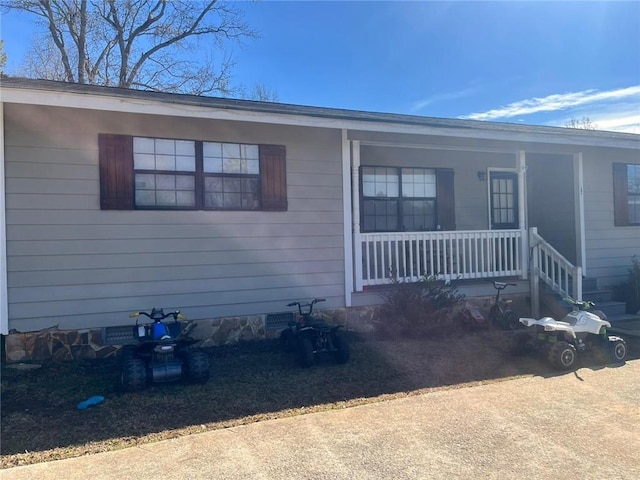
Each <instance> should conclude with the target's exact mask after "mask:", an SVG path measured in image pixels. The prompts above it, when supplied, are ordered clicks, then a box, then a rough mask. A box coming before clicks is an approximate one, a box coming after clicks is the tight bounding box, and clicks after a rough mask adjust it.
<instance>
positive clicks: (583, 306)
mask: <svg viewBox="0 0 640 480" xmlns="http://www.w3.org/2000/svg"><path fill="white" fill-rule="evenodd" d="M562 300H564V301H565V302H567V303H568V304H569V305H573V306H575V307H578V310H589V309H590V308H593V307H595V306H596V304H595V303H594V302H592V301H591V300H587V301H586V302H585V301H584V300H574V299H573V298H571V297H564V298H563V299H562Z"/></svg>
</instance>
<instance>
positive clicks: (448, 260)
mask: <svg viewBox="0 0 640 480" xmlns="http://www.w3.org/2000/svg"><path fill="white" fill-rule="evenodd" d="M524 240H526V236H525V235H524V231H523V230H486V231H485V230H482V231H475V230H474V231H451V232H411V233H361V234H357V235H356V236H355V241H356V257H355V258H356V259H358V258H361V261H360V262H358V263H357V264H356V290H362V287H363V286H369V285H382V284H385V283H390V282H391V281H392V279H397V280H400V281H415V280H418V279H419V278H421V277H425V276H426V277H436V278H441V279H444V280H456V279H474V278H487V277H507V276H520V275H522V276H524V275H526V260H525V259H523V253H522V252H523V251H526V250H523V241H524ZM358 246H359V247H360V249H358V248H357V247H358ZM358 250H361V253H362V255H361V256H360V255H359V254H360V252H358ZM523 260H525V261H523ZM523 265H524V266H523Z"/></svg>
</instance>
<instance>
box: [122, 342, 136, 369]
mask: <svg viewBox="0 0 640 480" xmlns="http://www.w3.org/2000/svg"><path fill="white" fill-rule="evenodd" d="M136 350H137V347H136V346H135V345H124V346H123V347H122V348H121V349H120V352H118V353H119V355H118V361H119V362H120V366H121V367H122V366H123V365H124V364H125V363H127V362H128V361H129V360H132V359H134V358H136Z"/></svg>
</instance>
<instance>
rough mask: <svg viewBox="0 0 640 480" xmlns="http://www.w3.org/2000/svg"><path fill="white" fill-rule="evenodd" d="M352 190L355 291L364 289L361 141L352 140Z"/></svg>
mask: <svg viewBox="0 0 640 480" xmlns="http://www.w3.org/2000/svg"><path fill="white" fill-rule="evenodd" d="M351 191H352V195H353V196H352V202H351V204H352V206H353V267H354V268H353V271H354V272H355V287H356V288H355V291H356V292H361V291H362V240H361V238H360V142H359V141H358V140H353V141H352V142H351Z"/></svg>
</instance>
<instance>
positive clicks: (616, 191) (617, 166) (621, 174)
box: [613, 163, 629, 227]
mask: <svg viewBox="0 0 640 480" xmlns="http://www.w3.org/2000/svg"><path fill="white" fill-rule="evenodd" d="M628 189H629V185H628V184H627V164H626V163H614V164H613V224H614V225H615V226H616V227H624V226H627V225H629V199H628V198H627V193H628Z"/></svg>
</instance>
